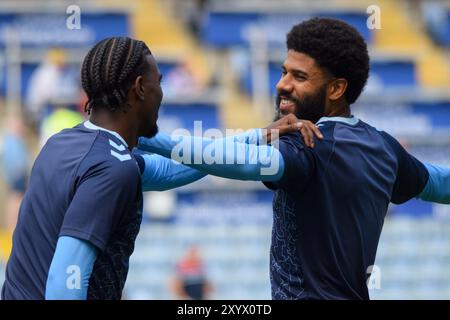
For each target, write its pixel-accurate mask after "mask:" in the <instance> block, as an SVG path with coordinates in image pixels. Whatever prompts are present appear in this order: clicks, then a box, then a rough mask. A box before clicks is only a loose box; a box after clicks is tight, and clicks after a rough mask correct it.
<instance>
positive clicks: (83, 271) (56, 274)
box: [45, 236, 97, 300]
mask: <svg viewBox="0 0 450 320" xmlns="http://www.w3.org/2000/svg"><path fill="white" fill-rule="evenodd" d="M96 259H97V249H96V247H95V246H94V245H92V244H91V243H89V242H88V241H85V240H80V239H77V238H73V237H67V236H62V237H59V239H58V242H57V244H56V249H55V254H54V255H53V259H52V263H51V265H50V270H49V272H48V278H47V283H46V285H45V299H46V300H86V298H87V290H88V286H89V278H90V277H91V273H92V269H93V267H94V263H95V260H96Z"/></svg>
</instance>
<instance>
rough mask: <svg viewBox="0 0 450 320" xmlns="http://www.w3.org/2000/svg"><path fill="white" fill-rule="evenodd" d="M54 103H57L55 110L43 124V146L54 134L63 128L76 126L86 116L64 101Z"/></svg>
mask: <svg viewBox="0 0 450 320" xmlns="http://www.w3.org/2000/svg"><path fill="white" fill-rule="evenodd" d="M53 105H55V107H54V108H53V111H52V112H51V113H50V115H49V116H48V117H46V118H45V119H44V121H43V122H42V125H41V129H40V144H41V146H44V145H45V143H46V142H47V140H48V139H49V138H50V137H51V136H52V135H54V134H56V133H58V132H60V131H61V130H63V129H66V128H72V127H75V126H76V125H77V124H79V123H81V122H83V120H84V117H83V116H82V115H81V114H80V113H79V112H78V111H75V110H73V109H74V108H70V107H69V106H66V105H64V103H58V102H55V103H53Z"/></svg>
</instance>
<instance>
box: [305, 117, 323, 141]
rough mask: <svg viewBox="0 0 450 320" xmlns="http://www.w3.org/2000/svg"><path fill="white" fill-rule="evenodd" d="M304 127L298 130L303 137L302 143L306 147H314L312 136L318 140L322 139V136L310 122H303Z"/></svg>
mask: <svg viewBox="0 0 450 320" xmlns="http://www.w3.org/2000/svg"><path fill="white" fill-rule="evenodd" d="M303 123H304V125H303V127H302V128H301V129H300V132H301V133H302V135H303V137H304V141H305V144H306V146H308V147H311V148H313V147H314V136H316V137H317V138H318V139H323V135H322V133H321V132H320V130H319V128H318V127H317V126H316V125H315V124H313V123H312V122H311V121H307V120H304V121H303Z"/></svg>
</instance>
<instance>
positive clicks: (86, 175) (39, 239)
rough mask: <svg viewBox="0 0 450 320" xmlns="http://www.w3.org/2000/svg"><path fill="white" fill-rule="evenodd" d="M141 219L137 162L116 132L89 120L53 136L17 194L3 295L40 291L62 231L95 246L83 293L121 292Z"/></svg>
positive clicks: (40, 295)
mask: <svg viewBox="0 0 450 320" xmlns="http://www.w3.org/2000/svg"><path fill="white" fill-rule="evenodd" d="M141 219H142V189H141V177H140V170H139V166H138V163H137V161H136V159H135V157H134V156H133V155H132V154H131V152H130V151H129V149H128V148H127V146H126V143H125V141H124V140H123V139H122V138H121V137H120V136H119V135H118V134H116V133H114V132H109V131H106V130H98V127H96V126H94V125H93V124H92V123H90V122H85V123H84V124H80V125H78V126H76V127H74V128H71V129H66V130H63V131H61V132H60V133H58V134H56V135H54V136H53V137H51V138H50V139H49V140H48V142H47V143H46V144H45V146H44V147H43V149H42V150H41V152H40V154H39V156H38V157H37V159H36V161H35V163H34V166H33V169H32V173H31V178H30V184H29V188H28V190H27V192H26V194H25V197H24V199H23V201H22V205H21V207H20V211H19V219H18V223H17V227H16V229H15V231H14V235H13V248H12V252H11V256H10V258H9V261H8V264H7V267H6V276H5V283H4V285H3V288H2V299H44V296H45V284H46V281H47V276H48V271H49V268H50V264H51V261H52V258H53V254H54V252H55V248H56V243H57V240H58V237H60V236H71V237H76V238H79V239H83V240H87V241H89V242H90V243H92V244H93V245H94V246H95V247H97V249H98V250H99V254H98V257H97V260H96V261H95V264H94V268H93V271H92V274H91V277H90V279H89V288H88V296H87V298H88V299H120V298H121V295H122V289H123V286H124V284H125V280H126V277H127V273H128V263H129V257H130V255H131V254H132V252H133V250H134V241H135V238H136V236H137V234H138V232H139V228H140V223H141Z"/></svg>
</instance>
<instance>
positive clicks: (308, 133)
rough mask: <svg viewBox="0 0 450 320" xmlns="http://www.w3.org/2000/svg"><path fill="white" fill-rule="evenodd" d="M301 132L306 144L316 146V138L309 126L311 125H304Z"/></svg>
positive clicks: (311, 146)
mask: <svg viewBox="0 0 450 320" xmlns="http://www.w3.org/2000/svg"><path fill="white" fill-rule="evenodd" d="M300 132H301V133H302V136H303V141H304V142H305V145H306V146H307V147H310V148H314V138H313V132H312V130H311V129H310V128H309V126H305V125H304V126H302V127H301V128H300Z"/></svg>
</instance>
